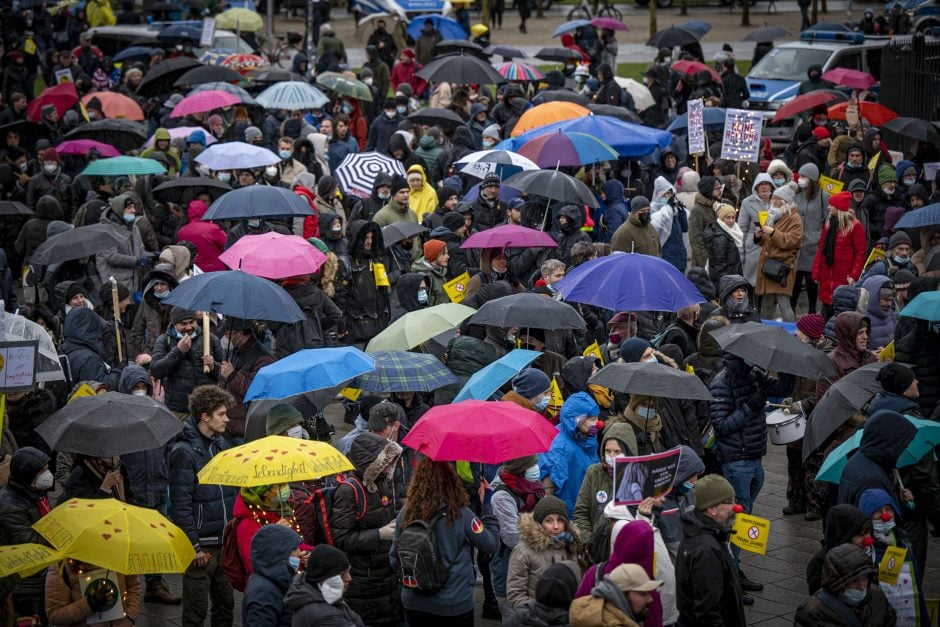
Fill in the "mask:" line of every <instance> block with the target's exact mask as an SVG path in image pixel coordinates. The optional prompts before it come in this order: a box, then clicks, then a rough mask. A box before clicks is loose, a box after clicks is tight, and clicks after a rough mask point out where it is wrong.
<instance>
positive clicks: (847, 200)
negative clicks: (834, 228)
mask: <svg viewBox="0 0 940 627" xmlns="http://www.w3.org/2000/svg"><path fill="white" fill-rule="evenodd" d="M829 206H830V207H835V208H836V209H838V210H839V211H848V210H849V208H850V207H851V206H852V192H839V193H838V194H833V195H832V196H830V197H829Z"/></svg>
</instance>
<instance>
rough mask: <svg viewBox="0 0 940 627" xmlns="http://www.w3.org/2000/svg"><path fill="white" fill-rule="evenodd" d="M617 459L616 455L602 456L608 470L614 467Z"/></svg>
mask: <svg viewBox="0 0 940 627" xmlns="http://www.w3.org/2000/svg"><path fill="white" fill-rule="evenodd" d="M616 459H617V456H616V455H604V463H605V464H607V467H608V468H613V467H614V460H616Z"/></svg>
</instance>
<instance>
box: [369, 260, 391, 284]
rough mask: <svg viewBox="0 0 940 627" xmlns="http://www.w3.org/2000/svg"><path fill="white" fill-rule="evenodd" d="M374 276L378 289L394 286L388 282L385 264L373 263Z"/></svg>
mask: <svg viewBox="0 0 940 627" xmlns="http://www.w3.org/2000/svg"><path fill="white" fill-rule="evenodd" d="M372 275H373V276H374V277H375V286H376V287H391V286H392V284H391V283H389V281H388V274H387V273H386V272H385V264H384V263H373V264H372Z"/></svg>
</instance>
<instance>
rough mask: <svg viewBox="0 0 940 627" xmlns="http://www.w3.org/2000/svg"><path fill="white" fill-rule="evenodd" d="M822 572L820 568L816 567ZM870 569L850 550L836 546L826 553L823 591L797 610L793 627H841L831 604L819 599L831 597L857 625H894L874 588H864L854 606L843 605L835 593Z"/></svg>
mask: <svg viewBox="0 0 940 627" xmlns="http://www.w3.org/2000/svg"><path fill="white" fill-rule="evenodd" d="M820 567H821V568H822V566H820ZM871 568H872V565H871V562H870V558H869V557H868V556H867V555H866V554H865V553H863V552H861V551H859V550H858V549H856V548H855V547H854V546H845V545H843V546H840V547H838V548H836V549H834V550H833V551H831V552H830V554H829V558H828V559H826V560H825V568H824V571H823V578H822V584H823V585H824V586H825V588H826V591H825V592H823V591H819V592H817V593H816V594H814V595H813V596H811V597H810V598H808V599H807V600H806V602H805V603H803V604H802V605H801V606H800V607H799V609H797V612H796V615H795V616H794V618H793V624H794V625H795V626H796V627H843V626H844V625H845V624H846V620H845V619H844V618H843V616H842V615H841V614H840V613H838V612H836V611H835V610H833V609H832V607H830V606H831V604H832V603H833V601H832V600H828V601H823V600H822V598H823V595H824V594H828V595H831V596H832V597H834V599H835V601H834V602H835V603H840V604H841V605H842V607H843V608H844V610H845V611H846V612H848V613H849V614H851V615H854V617H855V619H856V620H857V621H858V624H859V625H894V624H896V623H895V621H896V620H897V617H896V614H895V611H894V608H893V607H892V606H891V604H890V603H889V602H888V599H887V597H886V596H885V593H884V591H883V590H882V589H881V587H880V586H879V585H878V584H875V583H869V584H868V596H867V597H866V598H865V600H864V601H862V602H861V603H859V604H857V605H850V604H848V603H844V602H843V601H842V599H841V598H840V597H839V593H841V592H842V590H844V589H845V584H846V582H847V580H849V579H855V578H857V577H858V573H863V572H865V571H866V570H870V569H871Z"/></svg>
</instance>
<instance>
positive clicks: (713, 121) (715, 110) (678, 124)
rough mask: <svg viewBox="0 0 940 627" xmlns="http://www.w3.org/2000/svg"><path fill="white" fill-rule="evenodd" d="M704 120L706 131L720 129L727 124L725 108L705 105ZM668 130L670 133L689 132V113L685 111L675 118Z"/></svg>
mask: <svg viewBox="0 0 940 627" xmlns="http://www.w3.org/2000/svg"><path fill="white" fill-rule="evenodd" d="M702 121H703V122H704V124H705V130H706V131H720V130H721V129H723V128H724V126H725V110H724V109H722V108H720V107H705V108H704V109H702ZM666 130H667V131H669V132H670V133H687V132H688V131H689V114H688V113H683V114H682V115H680V116H678V117H677V118H676V119H675V120H673V121H672V122H671V123H670V124H669V126H668V127H666Z"/></svg>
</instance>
